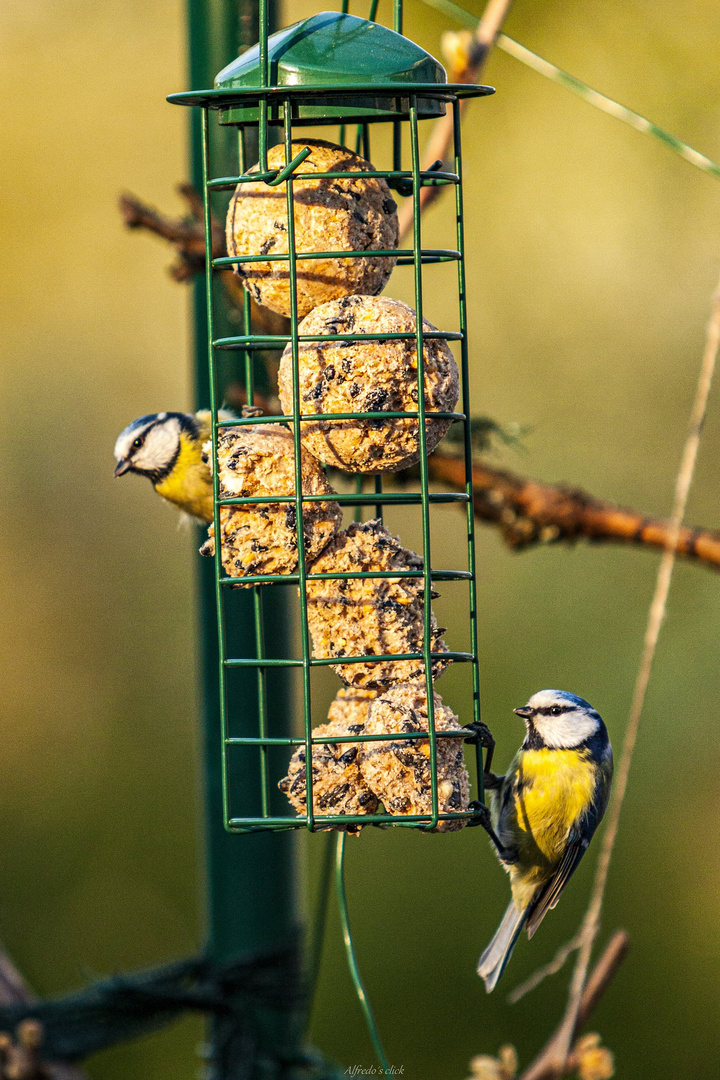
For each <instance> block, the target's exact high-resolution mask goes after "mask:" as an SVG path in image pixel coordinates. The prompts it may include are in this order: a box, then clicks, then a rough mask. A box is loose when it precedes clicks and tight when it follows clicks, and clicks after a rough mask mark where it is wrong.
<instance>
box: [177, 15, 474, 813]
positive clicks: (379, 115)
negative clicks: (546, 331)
mask: <svg viewBox="0 0 720 1080" xmlns="http://www.w3.org/2000/svg"><path fill="white" fill-rule="evenodd" d="M376 9H377V2H376V0H373V3H372V5H371V10H370V20H366V19H360V18H357V17H355V16H352V15H349V14H347V12H346V11H343V12H341V13H333V12H325V13H323V14H321V15H317V16H314V17H313V18H311V19H308V20H306V21H305V22H304V23H298V24H296V25H295V26H294V27H290V28H289V29H286V30H283V31H280V32H279V33H277V34H275V35H273V36H272V37H269V36H268V18H267V10H266V3H265V0H260V12H259V14H260V19H259V24H260V42H259V45H258V46H256V47H255V48H254V49H250V50H248V51H247V52H246V53H244V54H242V55H241V56H240V57H239V58H238V60H236V61H234V62H233V63H232V64H230V65H229V66H228V67H227V68H225V69H224V70H223V71H222V72H221V73H220V75H219V76H218V77H217V79H216V86H215V88H214V89H212V90H206V91H200V92H189V93H182V94H173V95H172V96H171V97H170V98H169V100H170V101H171V102H174V103H177V104H184V105H194V106H199V107H200V108H201V109H202V117H203V124H202V131H203V153H204V165H205V167H204V174H203V179H204V208H205V236H206V257H207V293H206V295H207V317H208V356H209V367H210V397H211V400H210V405H211V410H212V442H213V483H214V510H215V515H214V526H215V537H216V538H217V537H220V536H221V535H222V534H221V528H220V509H221V507H225V506H233V505H248V504H260V505H262V504H267V503H275V504H277V503H283V502H284V503H288V504H291V505H293V506H294V509H295V521H296V522H302V521H303V514H302V507H303V504H307V503H309V502H312V501H320V500H322V499H327V498H328V496H327V495H324V496H323V495H307V494H303V490H302V482H301V479H302V478H301V467H302V461H301V430H300V424H299V423H297V420H298V418H300V416H301V407H300V396H299V374H298V356H299V347H300V345H301V344H304V343H305V342H306V341H313V342H319V341H336V342H339V341H354V342H357V341H363V342H366V341H385V340H397V339H411V340H412V339H414V341H415V348H416V350H417V411H414V412H413V411H395V412H385V411H380V412H377V411H374V412H356V413H353V412H348V413H333V414H332V418H333V420H356V421H376V422H382V421H389V420H394V419H408V420H416V421H417V422H418V425H419V427H418V437H419V449H420V462H419V469H420V483H419V488H418V490H416V491H411V490H407V489H406V490H401V491H397V490H395V491H384V490H383V485H382V476H380V475H376V476H375V478H374V480H375V482H374V490H373V491H372V492H364V491H362V490H361V487H362V483H360V484H359V485H358V486H357V490H356V491H355V492H354V493H345V494H337V495H333V496H332V498H333V499H334V500H335V501H337V502H338V503H339V504H340V505H341V506H353V507H356V508H358V512H360V513H361V512H362V507H365V506H372V507H374V508H375V515H376V517H378V518H380V519H381V520H382V515H383V507H384V506H386V505H390V504H402V505H415V506H419V507H420V512H421V516H422V536H423V560H424V562H423V566H422V568H421V569H417V570H406V571H398V570H389V571H376V572H363V571H358V572H345V573H323V574H313V573H311V572H309V571H308V568H307V567H306V559H305V542H304V537H303V529H302V528H298V529H297V556H298V570H297V572H296V573H292V574H269V575H254V576H250V577H245V578H243V584H244V585H248V586H252V594H253V600H252V610H253V618H254V633H253V634H252V635H249V636H248V635H246V639H245V640H246V641H248V647H247V648H246V650H245V651H246V653H247V655H243V656H230V655H228V648H227V633H226V631H227V629H228V624H227V619H228V612H227V603H226V601H227V596H228V593H227V590H228V589H229V588H230V587H232V586H236V585H237V584H238V579H237V578H235V577H230V576H227V575H226V574H225V572H224V569H223V564H222V557H221V546H222V545H221V544H220V543H216V544H215V583H216V599H217V616H218V630H219V646H220V672H219V678H220V709H221V717H222V751H223V774H224V807H225V826H226V828H227V829H228V830H230V831H231V832H252V831H260V830H281V829H289V828H298V827H303V826H304V827H307V828H308V829H309V830H311V831H314V830H317V829H322V828H325V829H327V828H337V827H339V826H347V825H356V824H357V825H369V824H381V825H401V826H405V827H414V828H422V829H434V828H436V827H437V826H438V823H439V822H440V821H444V820H448V819H459V820H462V821H464V822H467V821H472V820H476V819H479V812H478V810H477V809H474V808H473V807H472V806H471V807H470V808H468V809H463V810H461V811H459V812H454V813H441V812H440V804H439V798H438V774H437V756H438V740H439V739H441V738H446V737H450V738H455V739H464V740H465V741H468V742H471V743H474V746H475V761H476V771H477V788H478V799H479V800H482V798H483V787H482V772H483V764H482V746H483V745H484V744H485V741H486V740H484V739H482V738H481V737H480V735H479V734H478V732H479V731H480V730H481V728H480V727H479V726H478V725H479V723H480V713H479V707H480V706H479V677H478V657H477V609H476V598H475V558H474V527H473V526H474V523H473V507H472V480H471V477H472V461H471V442H470V424H469V398H468V343H467V318H466V292H465V266H464V243H463V210H462V176H461V142H460V103H461V101H462V99H464V98H469V97H478V96H483V95H486V94H490V93H492V92H493V91H492V88H490V87H486V86H475V85H469V84H459V85H452V84H448V83H447V82H446V81H445V79H446V76H445V72H444V69H443V68H442V66H441V65H440V64H438V62H437V61H436V60H434V59H433V58H432V57H431V56H430V55H429V54H428V53H426V52H425V51H424V50H422V49H420V48H419V47H418V46H417V45H415V44H413V43H412V42H410V41H409V40H408V39H407V38H404V37H403V36H402V3H401V2H400V0H394V18H393V24H394V30H392V31H391V30H389V29H387V28H385V27H383V26H381V25H380V24H378V23H376V22H375V21H374V18H375V14H376ZM446 109H449V110H451V112H452V124H453V135H454V144H453V145H454V167H453V169H452V170H449V169H447V168H445V167H444V166H443V163H442V162H439V163H435V164H434V165H433V166H432V167H431V168H429V169H422V168H421V165H420V142H419V132H418V124H419V121H420V120H422V119H433V118H437V117H439V116H441V115H443V114H444V113H445V110H446ZM214 115H217V119H218V122H219V125H222V126H225V127H227V126H231V127H232V126H234V127H236V128H237V129H238V148H239V151H238V160H239V169H238V174H237V175H235V176H221V177H212V176H211V175H210V166H209V162H210V160H211V155H210V139H211V137H213V136H214V135H215V134H216V133H217V131H218V130H219V129H218V125H216V124H213V123H211V117H212V116H214ZM378 123H386V124H391V125H392V150H391V157H392V167H391V168H389V169H385V170H383V169H379V170H377V171H373V172H365V173H363V172H358V171H357V170H354V171H353V172H344V171H339V172H325V173H319V172H313V173H312V174H303V169H302V166H303V161H304V160H305V158H306V157H307V154H308V152H309V151H308V150H307V148H304V149H303V150H301V151H300V152H299V153H297V154H295V155H293V153H292V144H293V128H296V127H302V126H308V125H312V126H315V125H330V124H333V125H337V126H338V127H339V129H340V130H339V136H338V142H339V143H340V144H341V145H345V144H346V143H345V140H346V131H347V125H349V124H354V125H357V129H356V143H357V148H358V152H362V154H363V156H364V157H365V158H366V159H368V158H369V157H370V125H371V124H378ZM278 128H280V129H281V130H282V134H283V138H284V146H285V162H286V164H285V165H284V166H283V167H281V168H278V169H271V168H269V167H268V156H267V155H268V147H269V144H270V142H271V140H272V134H273V131H276V130H277V129H278ZM404 130H409V140H406V141H409V151H410V153H409V157H410V162H409V167H408V166H407V165H406V166H405V167H403V158H404V152H403V131H404ZM253 134H256V136H257V151H258V158H259V163H258V166H257V168H256V169H254V170H253V171H252V172H250V171H249V170H248V160H249V154H248V148H249V147H250V146H251V137H252V135H253ZM405 156H407V150H405ZM309 176H311V177H312V179H313V180H318V179H343V178H345V177H351V178H352V179H354V180H357V179H362V178H364V177H369V178H372V179H378V178H384V179H385V180H386V181H387V183H388V185H389V186H390V187H391V188H392V189H394V190H395V191H397V192H398V193H399V194H401V195H406V196H407V197H408V198H411V199H412V206H413V215H414V216H413V230H412V236H413V243H412V247H407V248H399V249H393V250H384V251H376V250H374V249H373V250H372V251H371V252H370V254H372V255H373V256H375V257H380V256H392V257H395V256H397V265H399V266H403V265H406V266H412V267H413V270H414V294H415V312H416V318H415V329H414V331H412V332H406V333H398V334H394V333H376V334H367V335H358V334H328V335H316V336H306V337H304V336H302V335H300V334H299V332H298V324H299V318H298V301H297V280H298V270H297V264H298V262H299V261H301V259H302V260H305V259H308V258H309V259H327V258H332V259H335V260H337V259H353V258H358V257H361V256H367V254H368V251H366V250H362V251H325V252H313V253H312V254H307V253H304V252H303V253H301V254H300V255H299V254H298V252H297V250H296V243H295V219H294V193H293V189H294V184H295V182H296V181H298V180H301V179H304V178H307V177H309ZM250 181H252V182H255V183H256V182H258V181H264V182H265V183H266V184H267V185H269V186H271V187H273V186H279V185H281V184H285V199H286V206H287V230H288V252H287V254H268V253H264V254H262V253H259V252H258V253H248V254H247V255H246V254H243V255H242V256H241V257H240V256H235V257H232V256H229V257H223V258H213V257H212V256H213V252H212V244H211V237H212V229H211V221H212V218H211V210H212V206H213V201H214V200H215V199H218V198H222V193H223V192H227V191H229V190H233V189H235V188H236V187H237V185H242V184H245V183H248V182H250ZM436 185H446V186H452V187H454V189H455V209H456V230H457V231H456V247H454V248H449V249H437V248H424V247H423V246H422V241H421V217H420V211H421V198H420V192H421V189H422V188H423V187H428V186H436ZM276 260H282V261H284V262H286V263H287V264H288V276H289V285H290V328H289V332H288V333H287V334H268V333H254V332H253V327H252V322H251V305H250V300H249V296H248V295H247V294H246V296H245V301H244V315H243V317H244V325H243V333H242V334H239V335H235V336H225V337H218V338H216V337H215V331H214V325H215V322H214V301H213V292H214V287H213V280H214V277H215V276H216V275H217V273H218V272H219V271H222V270H227V268H228V267H233V266H237V264H238V263H240V262H242V263H243V264H245V263H248V264H252V263H253V262H260V261H262V262H265V263H267V262H272V261H276ZM452 262H454V263H455V264H456V266H457V300H458V325H459V329H458V330H457V331H427V330H424V329H423V268H424V267H425V266H428V265H431V264H437V263H452ZM431 337H435V338H441V339H443V340H444V341H446V342H454V343H456V348H457V349H458V350H459V364H458V366H459V370H460V382H461V405H462V411H460V412H436V411H434V410H433V411H432V412H431V415H432V416H433V417H437V418H439V419H442V418H444V419H446V420H450V421H458V422H460V423H462V424H463V425H464V436H465V437H464V461H465V490H464V491H462V492H457V491H452V492H445V491H442V492H440V491H431V490H430V485H429V476H428V460H427V457H428V455H427V447H426V438H427V430H426V411H427V410H426V403H425V393H424V386H425V358H424V353H423V345H424V340H425V339H426V338H431ZM287 345H289V346H290V349H291V354H292V370H293V408H292V412H291V413H289V414H288V415H285V416H257V415H248V416H246V417H244V418H241V419H238V420H232V421H227V420H223V419H221V417H220V416H219V412H218V410H219V408H220V406H221V404H222V402H221V401H218V392H217V364H218V357H219V356H222V355H223V354H224V353H226V352H227V351H228V350H230V351H234V352H237V353H239V354H240V356H241V358H242V359H243V361H244V375H245V396H246V400H247V403H248V405H249V406H252V405H253V403H254V400H255V376H256V367H255V358H256V356H259V355H260V354H261V353H262V352H264V351H267V350H271V349H278V348H283V347H284V346H287ZM248 411H249V412H250V411H253V412H254V411H255V410H248ZM428 412H429V411H428ZM318 419H326V415H325V414H321V413H318V414H317V415H309V414H307V413H303V414H302V421H303V422H308V421H313V420H318ZM265 423H274V424H277V423H281V424H282V423H284V424H287V425H289V426H290V429H291V431H292V433H293V438H294V452H295V460H294V466H295V494H294V495H291V496H288V497H287V498H285V499H283V498H281V497H279V496H277V495H269V496H259V497H258V496H255V497H237V498H221V497H220V491H219V478H218V472H219V470H218V459H217V449H218V435H219V434H220V433H221V431H222V429H223V428H225V427H230V426H232V427H236V426H243V425H253V426H257V425H262V424H265ZM443 503H457V504H461V505H464V507H465V510H466V520H467V566H466V568H464V569H463V570H442V571H439V570H438V571H436V570H433V568H432V565H431V551H430V510H431V506H433V505H436V504H443ZM403 577H412V578H415V579H418V578H419V579H421V580H422V582H423V588H424V600H423V604H424V630H423V647H422V650H421V651H418V652H413V653H404V654H397V653H390V654H385V655H372V656H369V655H363V656H343V658H342V663H343V664H352V663H369V662H370V663H380V662H382V661H386V660H390V661H399V660H417V661H419V662H421V663H422V665H423V666H424V671H425V689H426V695H427V713H428V723H427V732H425V731H421V732H420V735H421V736H425V737H426V739H427V743H428V744H429V762H430V776H431V808H430V811H429V812H428V813H423V814H414V815H402V816H399V815H397V814H390V813H371V814H366V815H363V816H356V815H349V814H335V815H329V814H321V813H318V812H317V811H316V810H315V808H314V804H313V794H312V785H313V775H312V773H313V770H312V769H311V768H307V769H306V774H307V779H306V784H307V787H306V813H305V814H301V815H297V816H296V815H292V816H291V815H290V814H289V813H288V810H287V804H285V809H284V810H281V809H278V808H279V806H280V805H281V803H280V802H279V800H283V796H281V795H280V793H279V792H278V790H277V778H276V777H275V775H274V770H276V769H277V768H282V769H283V770H284V769H286V767H287V764H288V758H289V755H290V754H291V753H292V752H293V751H294V750H295V748H297V747H300V746H304V747H305V760H306V761H308V762H309V761H312V747H313V745H317V744H319V743H333V744H335V743H338V744H340V743H345V742H352V743H356V744H357V743H361V742H367V741H370V740H372V741H373V742H374V743H376V744H377V743H381V742H383V741H392V743H393V744H394V745H397V744H398V743H399V742H402V740H405V739H407V740H417V739H418V731H417V730H415V731H413V732H410V733H404V734H403V733H393V734H373V735H358V734H353V735H345V736H343V735H338V736H332V737H328V736H326V735H325V736H322V737H316V738H313V733H312V722H311V671H312V669H313V668H314V667H316V666H325V665H331V664H337V663H338V660H337V658H326V657H323V658H316V657H313V656H311V650H310V644H309V635H308V614H307V583H308V581H311V582H312V581H315V580H320V579H331V580H338V579H352V578H388V579H395V580H397V579H400V578H403ZM436 581H464V582H466V584H467V588H468V590H469V618H470V626H469V638H470V650H469V651H468V652H460V651H456V652H452V651H451V652H443V653H437V652H434V651H433V638H432V634H431V609H430V602H431V598H432V585H433V582H436ZM278 583H283V584H285V585H290V586H291V587H293V588H297V590H298V591H299V595H300V641H301V650H300V651H301V656H299V657H295V658H287V657H277V656H273V655H269V653H271V652H272V646H273V642H272V641H268V640H267V638H268V635H267V634H266V633H265V629H264V626H263V591H264V590H265V589H267V588H268V587H270V586H271V585H277V584H278ZM437 659H442V660H451V661H454V662H457V663H465V664H468V665H470V668H471V672H472V702H473V706H472V717H470V718H469V719H470V720H471V724H470V725H469V730H466V731H464V732H458V731H454V732H453V733H451V734H449V735H448V734H447V733H443V732H440V731H437V730H436V723H435V709H434V702H433V682H432V676H431V671H432V664H433V661H435V660H437ZM238 668H239V669H246V670H247V669H251V670H252V669H254V670H255V671H256V697H255V700H248V699H247V697H245V699H244V700H237V695H235V696H234V690H233V685H232V678H233V670H234V669H238ZM287 668H290V669H292V668H296V669H300V670H301V673H302V688H303V689H302V701H303V717H304V734H303V735H302V736H300V735H298V736H294V735H292V734H291V733H289V732H288V716H287V713H288V712H289V708H288V705H287V703H286V702H285V703H279V702H278V701H277V695H275V702H274V705H273V707H272V708H269V707H268V691H269V689H272V686H270V687H269V685H268V684H269V683H270V684H271V683H272V680H273V678H275V677H277V675H278V674H279V673H280V669H287ZM245 685H246V686H247V683H246V684H245ZM283 705H284V707H283ZM271 713H272V715H271ZM235 755H242V756H243V758H244V760H243V761H242V764H241V766H240V768H239V769H238V768H237V767H236V766H234V762H235ZM248 770H250V771H255V770H257V773H258V774H259V775H256V776H255V777H254V790H255V791H256V792H257V805H256V806H254V807H252V808H251V812H247V805H245V806H244V807H243V813H242V814H239V813H238V812H237V811H236V810H235V809H234V807H235V797H236V794H237V791H236V789H237V788H238V787H239V786H241V785H242V783H243V780H242V778H243V777H245V778H247V777H248V775H249V772H248ZM281 775H282V773H278V776H281ZM258 780H259V782H258ZM283 801H284V800H283ZM478 823H479V820H478Z"/></svg>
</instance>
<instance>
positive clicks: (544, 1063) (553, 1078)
mask: <svg viewBox="0 0 720 1080" xmlns="http://www.w3.org/2000/svg"><path fill="white" fill-rule="evenodd" d="M629 948H630V939H629V937H628V935H627V933H626V932H625V931H624V930H618V931H617V932H616V933H615V934H613V936H612V938H611V939H610V942H609V943H608V945H607V948H606V949H605V951H604V952H603V954H602V956H601V957H600V959H599V960H598V962H597V964H596V965H595V967H594V968H593V971H592V973H591V975H590V978H589V979H588V981H587V984H586V986H585V990H584V992H583V995H582V999H581V1001H580V1008H579V1010H578V1013H577V1017H576V1021H575V1025H574V1027H573V1031H572V1036H571V1039H572V1040H574V1039H575V1036H576V1035H577V1033H578V1032H579V1031H580V1030H581V1029H582V1028H583V1027H584V1025H585V1024H586V1023H587V1021H588V1020H589V1018H590V1016H591V1015H592V1013H593V1012H594V1011H595V1009H596V1008H597V1006H598V1004H599V1003H600V1000H601V999H602V997H603V994H604V993H605V991H606V990H607V988H608V986H609V985H610V983H611V982H612V980H613V979H614V978H615V975H616V974H617V972H618V969H619V967H620V965H621V964H622V962H623V960H624V959H625V957H626V956H627V953H628V949H629ZM562 1037H563V1032H562V1024H561V1025H560V1027H559V1028H558V1030H557V1031H556V1032H555V1034H554V1035H553V1037H552V1038H551V1039H550V1041H549V1043H548V1044H547V1045H546V1047H545V1048H544V1050H542V1051H541V1052H540V1054H539V1055H538V1056H537V1057H536V1058H535V1061H533V1063H532V1064H531V1065H529V1066H528V1068H527V1069H525V1071H524V1072H523V1073H522V1075H521V1076H520V1077H519V1078H518V1080H559V1078H560V1077H561V1076H567V1075H569V1074H570V1073H572V1072H574V1071H575V1070H576V1069H577V1064H578V1063H577V1060H576V1058H575V1055H574V1053H573V1052H571V1053H570V1055H569V1056H568V1057H567V1060H566V1061H565V1062H564V1064H561V1065H560V1066H558V1057H557V1050H558V1042H559V1040H560V1039H561V1038H562Z"/></svg>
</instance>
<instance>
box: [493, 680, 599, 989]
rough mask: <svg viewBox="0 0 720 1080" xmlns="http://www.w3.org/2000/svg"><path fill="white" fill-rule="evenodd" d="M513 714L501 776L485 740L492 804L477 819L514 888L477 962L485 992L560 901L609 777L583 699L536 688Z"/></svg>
mask: <svg viewBox="0 0 720 1080" xmlns="http://www.w3.org/2000/svg"><path fill="white" fill-rule="evenodd" d="M514 711H515V712H516V713H517V714H518V716H521V717H522V718H523V720H524V721H525V726H526V735H525V741H524V742H523V744H522V746H521V747H520V749H519V750H518V752H517V754H516V755H515V758H514V760H513V762H512V764H511V766H510V768H509V769H508V771H507V773H506V774H505V776H496V775H495V774H494V773H492V772H490V771H489V770H490V765H491V761H492V749H493V746H494V744H493V743H492V741H491V740H489V744H490V749H489V757H490V761H488V762H487V763H486V769H487V770H488V771H486V773H485V786H486V788H487V789H488V791H489V792H490V795H491V807H490V810H489V812H488V811H485V814H484V816H483V815H482V814H481V818H480V824H482V825H483V826H484V827H485V828H486V830H487V832H488V834H489V835H490V838H491V840H492V841H493V844H494V845H495V849H496V852H497V855H498V858H499V859H500V862H501V864H502V866H503V867H504V868H505V869H506V870H507V872H508V874H509V875H510V888H511V891H512V900H511V901H510V904H509V906H508V908H507V911H506V912H505V915H504V917H503V920H502V922H501V923H500V926H499V927H498V929H497V931H496V933H495V936H494V937H493V939H492V941H491V942H490V944H489V945H488V947H487V949H485V952H484V953H483V954H482V956H481V957H480V961H479V963H478V975H480V976H481V978H482V979H484V980H485V989H486V990H487V992H488V993H490V991H491V990H493V989H494V987H495V985H496V984H497V981H498V979H499V978H500V976H501V975H502V973H503V971H504V970H505V967H506V965H507V962H508V960H509V959H510V957H511V955H512V951H513V949H514V948H515V944H516V942H517V940H518V938H519V936H520V933H521V932H522V930H523V928H524V929H526V930H527V935H528V938H531V937H532V936H533V934H534V933H535V931H536V930H537V928H538V926H539V925H540V923H541V922H542V921H543V919H544V918H545V915H546V914H547V913H548V911H550V909H551V908H554V907H555V905H556V904H557V902H558V900H559V899H560V894H561V893H562V891H563V889H564V888H565V886H566V885H567V883H568V881H569V879H570V877H571V875H572V874H573V873H574V871H575V869H576V868H577V865H578V863H579V862H580V860H581V859H582V857H583V855H584V854H585V852H586V851H587V848H588V845H589V844H590V841H591V839H592V837H593V833H594V832H595V830H596V829H597V827H598V825H599V824H600V821H601V820H602V817H603V814H604V813H605V808H606V806H607V802H608V797H609V795H610V785H611V783H612V774H613V755H612V747H611V746H610V740H609V738H608V733H607V730H606V728H605V724H604V723H603V721H602V717H601V716H600V714H599V713H597V712H596V711H595V709H593V707H592V705H589V704H588V702H587V701H585V700H584V698H581V697H577V696H576V695H575V694H569V693H567V692H566V691H564V690H541V691H540V692H539V693H537V694H533V696H532V697H531V698H530V700H529V701H528V703H527V705H524V706H523V707H522V708H521V709H515V710H514ZM479 809H480V810H481V811H484V810H485V808H484V807H480V808H479Z"/></svg>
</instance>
